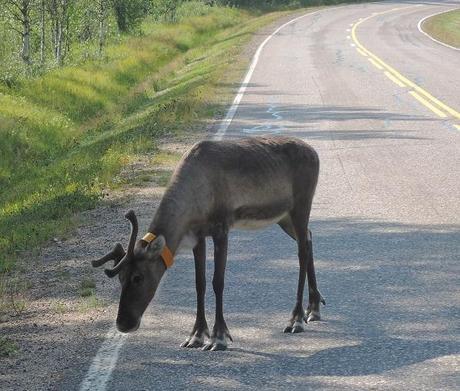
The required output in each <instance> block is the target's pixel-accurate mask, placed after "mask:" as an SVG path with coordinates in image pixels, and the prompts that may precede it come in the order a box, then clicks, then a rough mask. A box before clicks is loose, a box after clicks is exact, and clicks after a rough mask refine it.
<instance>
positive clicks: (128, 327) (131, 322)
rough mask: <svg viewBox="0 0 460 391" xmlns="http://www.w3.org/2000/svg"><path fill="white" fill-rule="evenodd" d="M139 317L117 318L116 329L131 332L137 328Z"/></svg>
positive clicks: (139, 322)
mask: <svg viewBox="0 0 460 391" xmlns="http://www.w3.org/2000/svg"><path fill="white" fill-rule="evenodd" d="M140 324H141V321H140V319H139V320H138V319H135V318H120V317H118V318H117V329H118V331H120V332H122V333H132V332H133V331H136V330H137V329H138V328H139V325H140Z"/></svg>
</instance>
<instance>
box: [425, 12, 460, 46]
mask: <svg viewBox="0 0 460 391" xmlns="http://www.w3.org/2000/svg"><path fill="white" fill-rule="evenodd" d="M422 28H423V31H425V32H426V33H427V34H430V35H431V36H432V37H433V38H436V39H437V40H438V41H441V42H444V43H446V44H448V45H450V46H453V47H456V48H460V9H457V10H453V11H449V12H445V13H443V14H440V15H436V16H432V17H431V18H428V19H427V20H425V22H424V23H423V25H422Z"/></svg>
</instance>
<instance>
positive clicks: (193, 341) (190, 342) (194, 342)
mask: <svg viewBox="0 0 460 391" xmlns="http://www.w3.org/2000/svg"><path fill="white" fill-rule="evenodd" d="M203 345H204V337H197V336H196V335H193V336H191V337H189V338H187V339H186V340H185V341H184V342H182V343H181V345H180V346H181V348H193V349H196V348H201V347H202V346H203Z"/></svg>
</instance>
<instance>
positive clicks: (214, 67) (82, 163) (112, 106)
mask: <svg viewBox="0 0 460 391" xmlns="http://www.w3.org/2000/svg"><path fill="white" fill-rule="evenodd" d="M281 15H283V13H280V12H278V13H270V14H265V15H259V16H255V15H254V14H252V13H250V12H248V11H242V10H236V9H229V8H218V7H213V9H212V11H211V12H210V13H209V14H207V15H205V16H199V17H193V18H188V19H184V20H183V21H182V22H181V23H179V24H175V25H167V24H165V25H157V24H146V25H144V27H143V35H142V36H138V37H126V38H124V40H123V41H122V42H121V43H120V44H117V45H114V46H111V47H109V48H108V49H107V57H106V58H105V59H104V61H101V62H97V63H95V62H89V63H86V64H83V65H80V66H78V67H77V66H70V67H65V68H62V69H57V70H54V71H52V72H50V73H48V74H46V75H45V76H43V77H40V78H36V79H32V80H23V81H22V82H19V83H17V84H16V85H15V86H13V87H12V88H8V87H5V86H1V85H0V156H2V159H1V160H0V189H1V192H0V273H5V272H8V271H10V270H12V269H13V268H14V264H15V260H16V259H17V257H18V256H22V254H24V253H26V254H28V253H29V252H30V250H31V249H34V248H37V246H39V245H41V244H42V243H43V242H44V241H46V240H48V239H50V238H52V237H54V236H55V235H58V234H60V233H64V232H65V231H67V230H68V229H69V228H71V227H72V224H73V223H72V219H71V216H72V215H73V214H74V213H75V212H77V211H80V210H84V209H88V208H92V207H93V206H95V204H96V202H97V201H98V200H99V199H100V198H101V197H103V194H104V192H105V189H107V188H111V187H117V186H120V184H123V179H122V178H121V177H120V176H119V175H118V173H119V172H120V170H121V168H123V167H124V166H126V165H128V164H129V163H130V162H132V161H134V160H135V159H138V158H139V157H140V156H141V155H144V154H146V153H151V152H152V151H155V149H156V148H157V142H158V140H159V138H160V137H163V136H166V135H171V134H173V135H174V134H180V133H181V132H185V131H192V130H193V129H196V128H198V127H199V126H202V124H203V123H205V122H206V121H207V120H211V119H212V118H213V117H215V116H216V115H218V114H221V113H223V110H224V108H225V106H226V104H227V103H228V100H229V96H230V95H229V93H230V91H231V85H230V86H229V85H227V84H226V81H232V79H231V77H230V78H229V74H228V70H229V68H230V67H229V65H230V64H232V63H233V62H234V61H235V59H236V58H237V57H238V54H239V53H240V51H241V47H242V45H243V44H244V43H245V42H247V41H248V40H249V38H250V37H251V33H252V32H254V31H256V30H258V29H260V28H261V27H262V26H264V25H266V24H268V23H270V22H272V21H274V20H275V19H276V18H278V17H280V16H281ZM244 66H246V64H244ZM233 68H234V67H232V69H233ZM234 76H235V75H233V77H234ZM238 76H239V75H238ZM233 80H234V79H233ZM159 181H162V182H165V181H166V177H165V178H162V177H161V178H159Z"/></svg>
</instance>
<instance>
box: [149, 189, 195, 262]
mask: <svg viewBox="0 0 460 391" xmlns="http://www.w3.org/2000/svg"><path fill="white" fill-rule="evenodd" d="M190 191H191V189H189V186H187V183H180V184H173V186H171V187H170V188H169V189H168V190H167V191H166V193H165V195H164V196H163V199H162V200H161V203H160V206H159V207H158V210H157V212H156V214H155V217H154V218H153V221H152V223H151V224H150V227H149V231H150V232H152V233H154V234H155V235H157V236H158V235H163V236H164V237H165V239H166V244H167V246H168V247H169V249H170V250H171V252H172V253H173V254H175V253H176V251H177V249H178V247H179V245H180V243H181V241H182V239H183V237H184V235H185V234H186V233H187V230H188V224H189V221H190V213H191V212H190V209H189V207H190V205H189V203H190V197H189V195H190Z"/></svg>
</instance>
